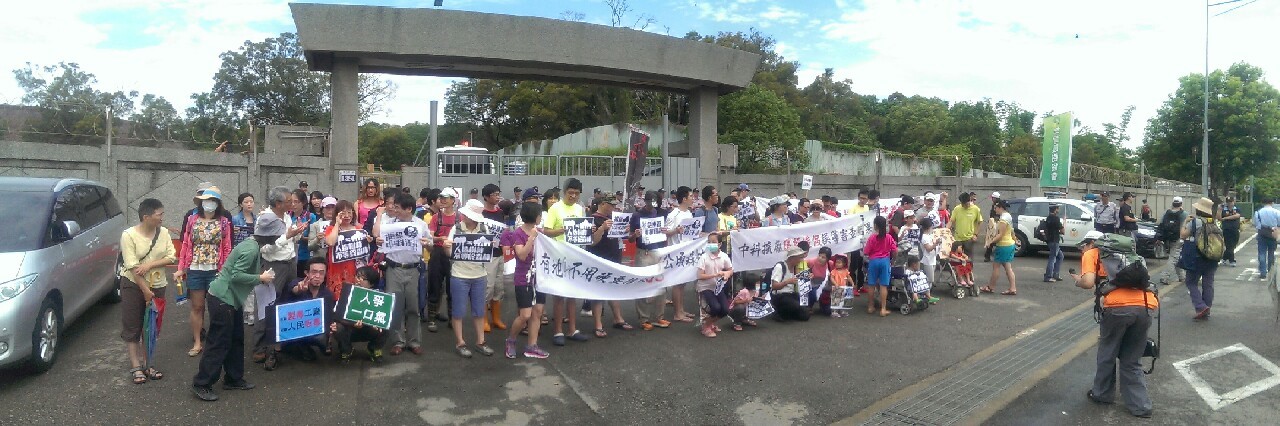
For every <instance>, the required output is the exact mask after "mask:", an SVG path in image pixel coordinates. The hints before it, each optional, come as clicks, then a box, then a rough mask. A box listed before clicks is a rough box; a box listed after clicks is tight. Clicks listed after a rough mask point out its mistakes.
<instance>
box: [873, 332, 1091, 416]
mask: <svg viewBox="0 0 1280 426" xmlns="http://www.w3.org/2000/svg"><path fill="white" fill-rule="evenodd" d="M1096 330H1097V323H1095V322H1094V321H1093V309H1091V308H1089V307H1086V308H1084V309H1080V311H1079V312H1076V313H1074V314H1072V315H1069V316H1067V317H1064V318H1062V319H1060V320H1058V322H1055V323H1053V324H1052V325H1050V326H1049V327H1047V328H1045V329H1043V330H1038V331H1036V332H1035V333H1033V334H1031V335H1029V336H1027V337H1025V338H1023V339H1021V340H1019V341H1017V342H1015V343H1013V344H1012V345H1010V346H1009V347H1007V348H1004V349H1002V350H1000V351H999V352H997V353H995V354H993V355H991V356H990V357H988V358H987V359H985V360H982V361H980V362H978V363H977V364H976V365H972V366H971V367H970V368H968V369H965V370H961V371H956V372H954V373H952V375H951V376H950V377H946V378H944V379H942V380H940V381H939V382H938V383H935V384H933V385H932V386H930V387H928V388H925V389H922V390H920V391H919V392H916V393H915V394H912V395H910V396H908V397H906V398H903V399H902V401H899V402H898V403H897V404H894V405H893V406H891V407H889V408H887V409H885V410H884V411H881V412H879V413H876V414H875V415H873V416H871V418H870V419H868V420H867V422H866V423H863V424H866V425H950V424H954V423H956V422H959V421H961V420H963V419H965V418H966V417H967V416H968V415H969V413H970V412H972V411H973V410H974V409H975V408H977V407H979V406H982V405H983V404H985V403H986V402H987V401H989V400H990V399H991V398H994V397H995V396H996V395H998V394H1000V393H1001V392H1003V391H1004V390H1005V389H1007V388H1008V387H1009V386H1010V385H1012V384H1014V383H1016V382H1018V381H1019V380H1022V379H1023V378H1025V377H1026V376H1027V374H1029V373H1031V371H1032V370H1035V369H1036V368H1038V367H1040V366H1041V365H1044V363H1045V362H1046V361H1048V360H1051V359H1054V358H1057V357H1058V356H1060V355H1062V353H1063V352H1065V351H1066V350H1067V349H1068V348H1070V347H1071V346H1072V345H1075V344H1076V342H1077V341H1079V340H1080V338H1081V337H1084V336H1085V335H1086V334H1087V333H1090V332H1096Z"/></svg>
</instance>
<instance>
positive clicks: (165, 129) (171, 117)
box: [130, 94, 186, 140]
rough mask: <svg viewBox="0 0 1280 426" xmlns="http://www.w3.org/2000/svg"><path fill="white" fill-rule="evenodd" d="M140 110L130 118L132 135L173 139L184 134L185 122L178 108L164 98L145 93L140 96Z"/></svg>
mask: <svg viewBox="0 0 1280 426" xmlns="http://www.w3.org/2000/svg"><path fill="white" fill-rule="evenodd" d="M141 106H142V110H141V111H138V113H137V114H134V115H133V117H131V118H130V120H131V121H133V126H132V130H133V137H135V138H145V139H164V140H169V139H173V136H178V137H182V136H184V135H183V134H182V133H183V130H184V129H183V127H185V124H186V123H185V122H184V121H183V119H182V116H181V115H179V114H178V110H177V109H176V108H174V107H173V104H171V103H169V101H168V100H165V98H163V97H160V96H156V95H152V94H147V95H144V96H142V105H141Z"/></svg>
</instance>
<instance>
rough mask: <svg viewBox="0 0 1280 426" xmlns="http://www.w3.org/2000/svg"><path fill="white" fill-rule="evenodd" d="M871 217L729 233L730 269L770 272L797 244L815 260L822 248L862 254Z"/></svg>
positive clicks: (861, 216) (869, 230)
mask: <svg viewBox="0 0 1280 426" xmlns="http://www.w3.org/2000/svg"><path fill="white" fill-rule="evenodd" d="M874 217H875V216H874V214H873V213H870V212H868V213H860V214H856V215H848V216H845V217H842V218H839V219H836V220H824V221H818V222H807V223H802V224H793V225H786V226H774V227H767V228H755V229H739V230H735V231H732V232H731V233H730V240H731V241H732V242H733V256H734V257H733V268H734V270H737V271H755V270H760V269H767V268H770V267H772V266H773V265H775V264H777V263H778V262H781V261H783V260H785V259H784V258H785V256H786V251H787V249H789V248H791V247H793V246H795V245H796V244H797V243H799V242H800V241H808V242H809V256H817V253H818V250H819V249H820V248H822V247H830V248H831V251H832V252H833V253H848V252H852V251H855V250H861V249H862V245H863V244H864V243H865V242H866V240H867V236H870V235H871V233H872V225H871V221H872V219H873V218H874Z"/></svg>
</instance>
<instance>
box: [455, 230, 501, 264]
mask: <svg viewBox="0 0 1280 426" xmlns="http://www.w3.org/2000/svg"><path fill="white" fill-rule="evenodd" d="M496 238H497V236H496V235H489V234H454V236H453V253H451V256H450V257H452V258H453V260H454V261H455V262H480V263H489V261H491V260H493V240H494V239H496Z"/></svg>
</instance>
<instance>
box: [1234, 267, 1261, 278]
mask: <svg viewBox="0 0 1280 426" xmlns="http://www.w3.org/2000/svg"><path fill="white" fill-rule="evenodd" d="M1257 275H1258V268H1244V269H1243V270H1241V271H1240V273H1239V274H1236V280H1238V281H1249V280H1252V279H1253V277H1255V276H1257Z"/></svg>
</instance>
